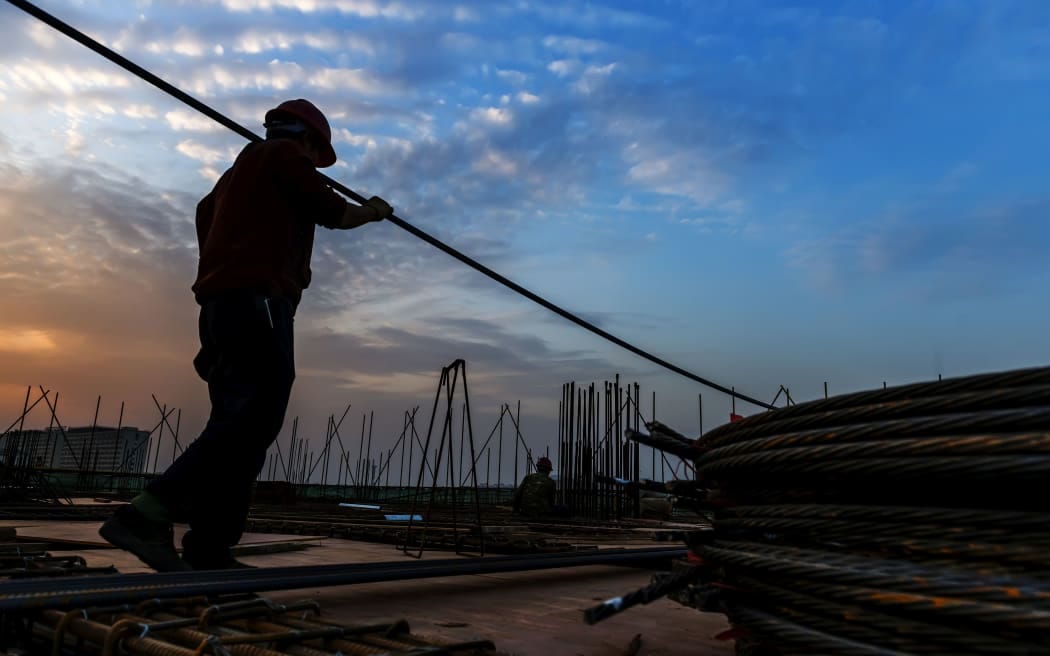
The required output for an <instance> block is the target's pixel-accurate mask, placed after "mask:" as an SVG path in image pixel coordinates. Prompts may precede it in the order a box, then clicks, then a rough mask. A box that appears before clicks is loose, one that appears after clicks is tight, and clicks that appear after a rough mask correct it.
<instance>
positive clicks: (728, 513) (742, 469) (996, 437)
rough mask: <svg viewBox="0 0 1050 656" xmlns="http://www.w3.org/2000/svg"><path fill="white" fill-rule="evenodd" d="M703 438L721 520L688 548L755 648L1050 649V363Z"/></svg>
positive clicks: (698, 447)
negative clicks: (1049, 482) (700, 563)
mask: <svg viewBox="0 0 1050 656" xmlns="http://www.w3.org/2000/svg"><path fill="white" fill-rule="evenodd" d="M656 432H659V431H656ZM692 449H693V453H694V454H695V458H694V463H695V465H696V470H697V474H698V478H699V480H700V481H701V482H703V483H704V484H706V485H707V486H708V487H709V490H710V491H709V494H708V496H707V499H706V500H705V501H704V502H703V503H706V504H707V508H708V509H709V511H710V512H711V513H712V525H713V530H710V531H707V532H705V533H704V534H702V535H698V536H696V537H695V538H694V542H693V543H691V548H692V549H693V551H694V553H696V554H697V555H698V556H699V557H700V558H701V560H702V561H703V567H704V571H705V572H706V574H705V577H706V578H702V579H701V581H702V582H703V584H704V585H708V586H714V587H713V588H712V589H716V590H720V591H721V592H720V593H719V595H718V598H719V599H720V600H721V606H720V608H721V610H722V611H723V612H725V613H726V614H727V615H728V617H729V618H730V621H731V622H732V623H733V624H734V626H735V627H736V630H737V631H738V632H740V633H742V634H744V635H745V636H750V637H745V638H743V639H742V642H743V643H747V644H759V645H761V646H762V647H763V648H770V647H771V648H775V649H776V650H779V651H780V652H781V653H807V654H809V653H951V654H966V653H980V654H996V653H1003V654H1009V653H1050V512H1048V511H1050V484H1048V481H1050V368H1046V367H1044V368H1034V369H1026V370H1021V371H1011V372H1004V373H993V374H983V375H979V376H968V377H963V378H957V379H950V380H944V381H937V382H930V383H920V384H914V385H904V386H900V387H896V388H889V389H880V390H873V391H866V392H858V393H855V394H847V395H843V396H840V397H832V398H829V399H820V400H817V401H813V402H809V403H803V404H799V405H796V406H791V407H788V408H783V409H778V410H774V411H772V412H768V413H763V414H760V415H756V416H754V417H748V418H745V419H743V420H741V421H737V422H733V423H731V424H727V425H724V426H720V427H718V428H716V429H714V430H712V431H710V432H708V433H707V434H706V435H703V436H702V437H701V438H700V439H698V440H697V441H696V442H695V443H694V444H693V445H692Z"/></svg>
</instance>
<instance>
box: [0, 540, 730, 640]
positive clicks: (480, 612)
mask: <svg viewBox="0 0 1050 656" xmlns="http://www.w3.org/2000/svg"><path fill="white" fill-rule="evenodd" d="M4 525H8V526H10V525H13V526H16V527H17V530H18V534H19V536H20V537H27V538H28V537H36V536H38V535H39V536H41V537H52V538H54V537H58V536H57V535H55V532H56V531H61V532H64V533H65V534H67V535H70V536H73V538H74V539H81V538H82V539H84V540H85V541H88V540H91V539H94V538H91V536H95V535H97V530H98V526H99V522H50V521H47V522H0V526H4ZM44 528H46V529H47V530H46V531H44V530H43V529H44ZM292 539H299V540H301V539H303V538H301V537H300V536H276V535H251V534H249V535H246V536H245V540H244V541H242V544H244V543H252V542H253V541H258V540H271V541H281V540H292ZM308 540H310V544H311V545H314V546H311V547H310V548H308V549H306V550H302V551H294V552H288V553H274V554H265V555H252V556H242V557H240V559H241V560H243V561H244V562H246V563H248V564H251V565H256V566H260V567H277V566H288V565H319V564H333V563H361V562H383V561H411V560H412V559H410V558H407V557H406V556H405V555H403V554H402V553H401V552H400V551H399V550H398V549H397V548H396V547H394V546H392V545H387V544H375V543H367V542H354V541H349V540H341V539H331V538H328V539H320V538H308ZM51 553H53V554H55V555H61V554H65V553H79V554H80V555H82V556H84V557H85V558H86V560H87V562H88V565H89V566H103V565H111V564H112V565H115V566H116V567H117V568H118V569H119V570H120V571H121V572H128V573H131V572H144V571H149V570H148V569H147V568H145V567H144V566H143V565H142V564H141V563H139V562H138V560H137V559H135V558H134V557H133V556H131V555H129V554H126V553H124V552H122V551H119V550H115V549H85V550H83V551H75V550H72V551H56V550H52V551H51ZM450 557H454V554H452V553H450V552H447V551H427V552H426V553H425V554H424V559H441V558H450ZM650 577H651V572H647V571H643V570H638V569H632V568H625V567H605V566H590V567H579V568H572V569H560V570H550V571H536V572H522V573H506V574H483V575H469V576H459V577H448V578H438V579H425V580H420V581H397V582H390V583H369V584H363V585H354V586H342V587H334V588H311V589H303V590H294V591H284V592H275V593H271V594H268V595H267V596H269V597H271V598H274V599H278V600H282V601H294V600H303V599H315V600H317V601H319V602H320V604H321V607H322V613H323V616H324V617H326V618H327V619H328V620H331V621H338V622H340V623H345V624H360V623H372V622H379V621H386V620H394V619H406V620H408V622H409V624H410V625H411V627H412V631H413V632H414V633H420V634H423V635H430V636H436V637H444V638H448V639H452V640H473V639H489V640H492V641H493V642H495V643H496V646H497V648H499V650H500V651H501V652H504V653H509V654H519V655H521V656H533V655H535V656H562V655H564V656H576V655H588V656H590V655H595V656H620V655H622V654H624V653H625V651H626V650H627V647H628V645H629V643H630V642H631V639H632V638H634V636H635V635H638V634H640V635H641V641H642V646H641V649H640V650H639V651H638V652H637V653H638V654H639V655H642V656H644V655H649V656H666V655H672V654H673V655H678V654H681V655H685V654H690V655H708V654H709V655H711V656H729V655H730V654H732V652H733V648H732V643H731V642H721V641H718V640H715V639H714V638H713V636H714V635H716V634H718V633H719V632H721V631H723V630H725V629H726V628H728V626H727V624H726V621H725V618H724V617H723V616H721V615H717V614H706V613H700V612H698V611H696V610H693V609H691V608H686V607H684V606H681V605H679V604H677V603H675V602H673V601H670V600H667V599H661V600H659V601H656V602H654V603H652V604H649V605H646V606H638V607H635V608H632V609H630V610H628V611H626V612H624V613H622V614H620V615H618V616H615V617H613V618H610V619H608V620H605V621H604V622H601V623H599V624H598V625H596V626H588V625H586V624H584V622H583V610H584V609H586V608H589V607H591V606H593V605H595V604H596V603H597V602H599V601H601V600H604V599H609V598H611V597H615V596H619V595H622V594H625V593H627V592H631V591H633V590H635V589H637V588H640V587H643V586H644V585H646V584H647V583H649V580H650Z"/></svg>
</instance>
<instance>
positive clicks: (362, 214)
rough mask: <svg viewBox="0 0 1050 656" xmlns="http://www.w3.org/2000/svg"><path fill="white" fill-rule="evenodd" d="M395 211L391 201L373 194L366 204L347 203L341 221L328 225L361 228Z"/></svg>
mask: <svg viewBox="0 0 1050 656" xmlns="http://www.w3.org/2000/svg"><path fill="white" fill-rule="evenodd" d="M393 213H394V208H393V207H390V204H389V203H387V202H386V201H385V200H383V199H382V198H380V197H379V196H372V197H371V198H369V199H368V200H367V201H366V202H365V204H364V205H354V204H353V203H347V204H346V210H345V211H344V212H343V216H342V218H341V219H340V220H339V222H338V223H336V224H335V225H332V226H328V227H331V228H339V229H341V230H351V229H353V228H360V227H361V226H363V225H364V224H366V223H372V222H374V221H382V220H383V219H385V218H387V217H389V216H390V215H392V214H393Z"/></svg>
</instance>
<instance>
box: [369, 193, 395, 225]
mask: <svg viewBox="0 0 1050 656" xmlns="http://www.w3.org/2000/svg"><path fill="white" fill-rule="evenodd" d="M365 205H367V206H368V207H371V208H372V209H373V210H375V213H376V218H375V220H376V221H382V220H383V219H385V218H387V217H389V216H392V215H393V214H394V208H393V207H391V206H390V203H388V202H386V201H385V200H383V199H382V198H380V197H379V196H372V197H371V198H369V199H368V200H367V201H365Z"/></svg>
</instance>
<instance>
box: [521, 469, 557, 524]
mask: <svg viewBox="0 0 1050 656" xmlns="http://www.w3.org/2000/svg"><path fill="white" fill-rule="evenodd" d="M516 496H517V497H518V503H517V504H515V506H516V507H515V509H516V510H517V511H518V512H520V513H521V514H523V515H547V514H550V512H551V511H552V510H553V502H554V481H553V480H551V477H550V476H549V475H548V474H546V473H544V472H536V473H534V474H529V475H528V476H526V477H525V478H524V479H523V480H522V481H521V485H520V486H519V487H518V493H517V495H516Z"/></svg>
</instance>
